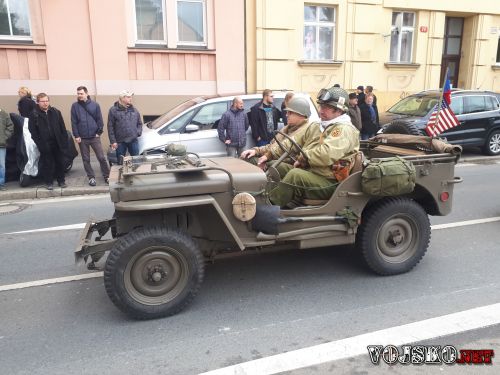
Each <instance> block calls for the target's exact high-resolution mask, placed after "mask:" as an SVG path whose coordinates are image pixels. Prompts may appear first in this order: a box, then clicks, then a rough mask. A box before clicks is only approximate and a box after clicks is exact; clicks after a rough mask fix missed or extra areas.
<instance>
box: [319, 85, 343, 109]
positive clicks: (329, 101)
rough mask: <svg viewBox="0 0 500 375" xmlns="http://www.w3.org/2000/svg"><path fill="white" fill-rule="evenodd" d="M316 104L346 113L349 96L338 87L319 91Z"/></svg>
mask: <svg viewBox="0 0 500 375" xmlns="http://www.w3.org/2000/svg"><path fill="white" fill-rule="evenodd" d="M316 103H318V104H320V105H321V104H326V105H329V106H331V107H334V108H338V109H340V110H342V111H344V112H347V111H348V108H347V104H348V103H349V94H348V93H347V91H345V90H344V89H342V88H340V87H330V88H329V89H321V90H320V91H319V93H318V96H317V100H316Z"/></svg>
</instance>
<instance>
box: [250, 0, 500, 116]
mask: <svg viewBox="0 0 500 375" xmlns="http://www.w3.org/2000/svg"><path fill="white" fill-rule="evenodd" d="M246 13H247V26H246V27H247V73H248V74H247V87H248V90H249V91H260V90H261V89H264V88H273V89H277V88H283V89H294V90H299V91H305V92H310V93H311V94H315V93H317V92H318V90H319V89H321V88H323V87H330V86H332V85H333V84H335V83H338V84H340V85H341V86H342V87H344V88H346V89H348V90H354V89H355V88H356V87H357V86H358V85H363V86H366V85H372V86H373V87H374V88H375V93H376V94H377V98H378V102H379V107H382V109H386V108H387V107H388V106H389V105H390V104H392V103H394V102H395V101H396V100H398V99H399V98H400V97H403V96H406V95H408V94H410V93H414V92H418V91H421V90H425V89H434V88H438V87H442V85H443V76H444V72H445V70H446V68H447V67H448V68H449V71H450V78H451V81H452V83H453V86H454V87H459V88H464V89H481V90H493V91H496V92H498V91H500V39H499V38H500V2H499V1H498V0H476V1H471V0H439V1H436V0H420V1H409V0H315V1H303V0H247V1H246Z"/></svg>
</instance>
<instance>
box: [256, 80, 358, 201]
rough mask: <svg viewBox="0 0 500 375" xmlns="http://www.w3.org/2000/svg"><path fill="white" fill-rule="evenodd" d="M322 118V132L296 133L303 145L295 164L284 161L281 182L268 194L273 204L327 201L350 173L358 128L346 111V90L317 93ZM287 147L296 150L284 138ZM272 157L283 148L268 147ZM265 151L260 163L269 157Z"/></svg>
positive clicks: (355, 152)
mask: <svg viewBox="0 0 500 375" xmlns="http://www.w3.org/2000/svg"><path fill="white" fill-rule="evenodd" d="M317 103H318V104H319V114H320V117H321V123H320V129H319V130H320V131H319V132H314V131H304V132H302V133H301V134H299V135H296V136H294V137H293V138H294V140H295V141H296V143H297V144H298V145H299V146H300V147H301V148H302V150H301V152H300V153H299V155H298V157H297V158H296V159H297V160H296V161H295V162H294V164H293V165H290V164H286V163H281V165H280V166H279V169H281V170H280V175H281V176H284V177H282V180H281V182H280V183H279V184H278V186H277V187H275V188H274V189H273V190H271V191H270V193H269V199H270V201H271V203H272V204H275V205H279V206H280V207H286V206H287V205H290V204H291V205H292V206H296V205H297V204H300V203H299V202H301V201H302V200H303V199H304V198H306V199H311V200H327V199H329V198H330V197H331V196H332V194H333V193H334V191H335V189H336V187H337V185H338V183H339V182H340V181H342V180H343V179H345V178H346V177H347V176H348V175H349V171H350V168H351V167H352V165H353V163H354V158H355V155H356V154H357V153H358V151H359V131H358V129H356V127H355V126H354V125H353V124H352V123H351V118H350V117H349V115H348V114H347V111H348V103H349V95H348V94H347V92H346V91H345V90H344V89H341V88H338V87H331V88H329V89H322V90H321V91H320V92H319V93H318V96H317ZM282 143H283V145H284V146H285V147H284V148H285V149H287V150H291V149H293V146H292V144H291V142H290V140H288V139H285V140H284V141H283V142H282ZM269 152H270V153H271V154H272V158H273V159H277V158H279V156H280V155H281V154H282V153H283V152H284V151H283V150H282V149H281V148H280V147H272V148H270V149H269ZM267 155H268V154H264V155H263V156H262V157H261V158H260V159H259V162H260V163H262V162H265V161H266V160H269V158H268V156H267Z"/></svg>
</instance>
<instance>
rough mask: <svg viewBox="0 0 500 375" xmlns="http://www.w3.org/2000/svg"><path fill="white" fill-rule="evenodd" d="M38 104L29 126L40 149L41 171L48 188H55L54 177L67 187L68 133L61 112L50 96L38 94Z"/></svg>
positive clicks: (30, 118)
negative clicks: (66, 158) (53, 104)
mask: <svg viewBox="0 0 500 375" xmlns="http://www.w3.org/2000/svg"><path fill="white" fill-rule="evenodd" d="M36 102H37V106H36V107H35V109H34V110H33V112H32V114H31V115H30V117H29V123H28V128H29V130H30V133H31V138H33V141H34V142H35V144H36V145H37V147H38V150H39V151H40V162H39V164H38V165H39V167H40V168H41V169H40V171H39V173H40V175H41V176H42V178H43V180H44V182H45V184H46V187H47V190H53V189H54V186H53V182H54V177H55V178H56V179H57V183H58V185H59V186H60V187H62V188H65V187H67V185H66V182H65V181H64V172H65V171H64V158H65V157H64V150H66V149H67V148H68V134H67V132H66V126H65V125H64V120H63V117H62V115H61V112H60V111H59V110H58V109H56V108H54V107H51V106H50V101H49V96H48V95H47V94H45V93H43V92H42V93H40V94H38V95H37V96H36Z"/></svg>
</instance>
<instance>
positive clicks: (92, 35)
mask: <svg viewBox="0 0 500 375" xmlns="http://www.w3.org/2000/svg"><path fill="white" fill-rule="evenodd" d="M91 1H92V0H87V11H88V14H89V29H90V49H91V54H92V55H91V58H92V73H93V75H94V87H93V89H94V92H95V101H97V77H96V72H95V55H94V33H93V32H92V17H91V16H90V2H91Z"/></svg>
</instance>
